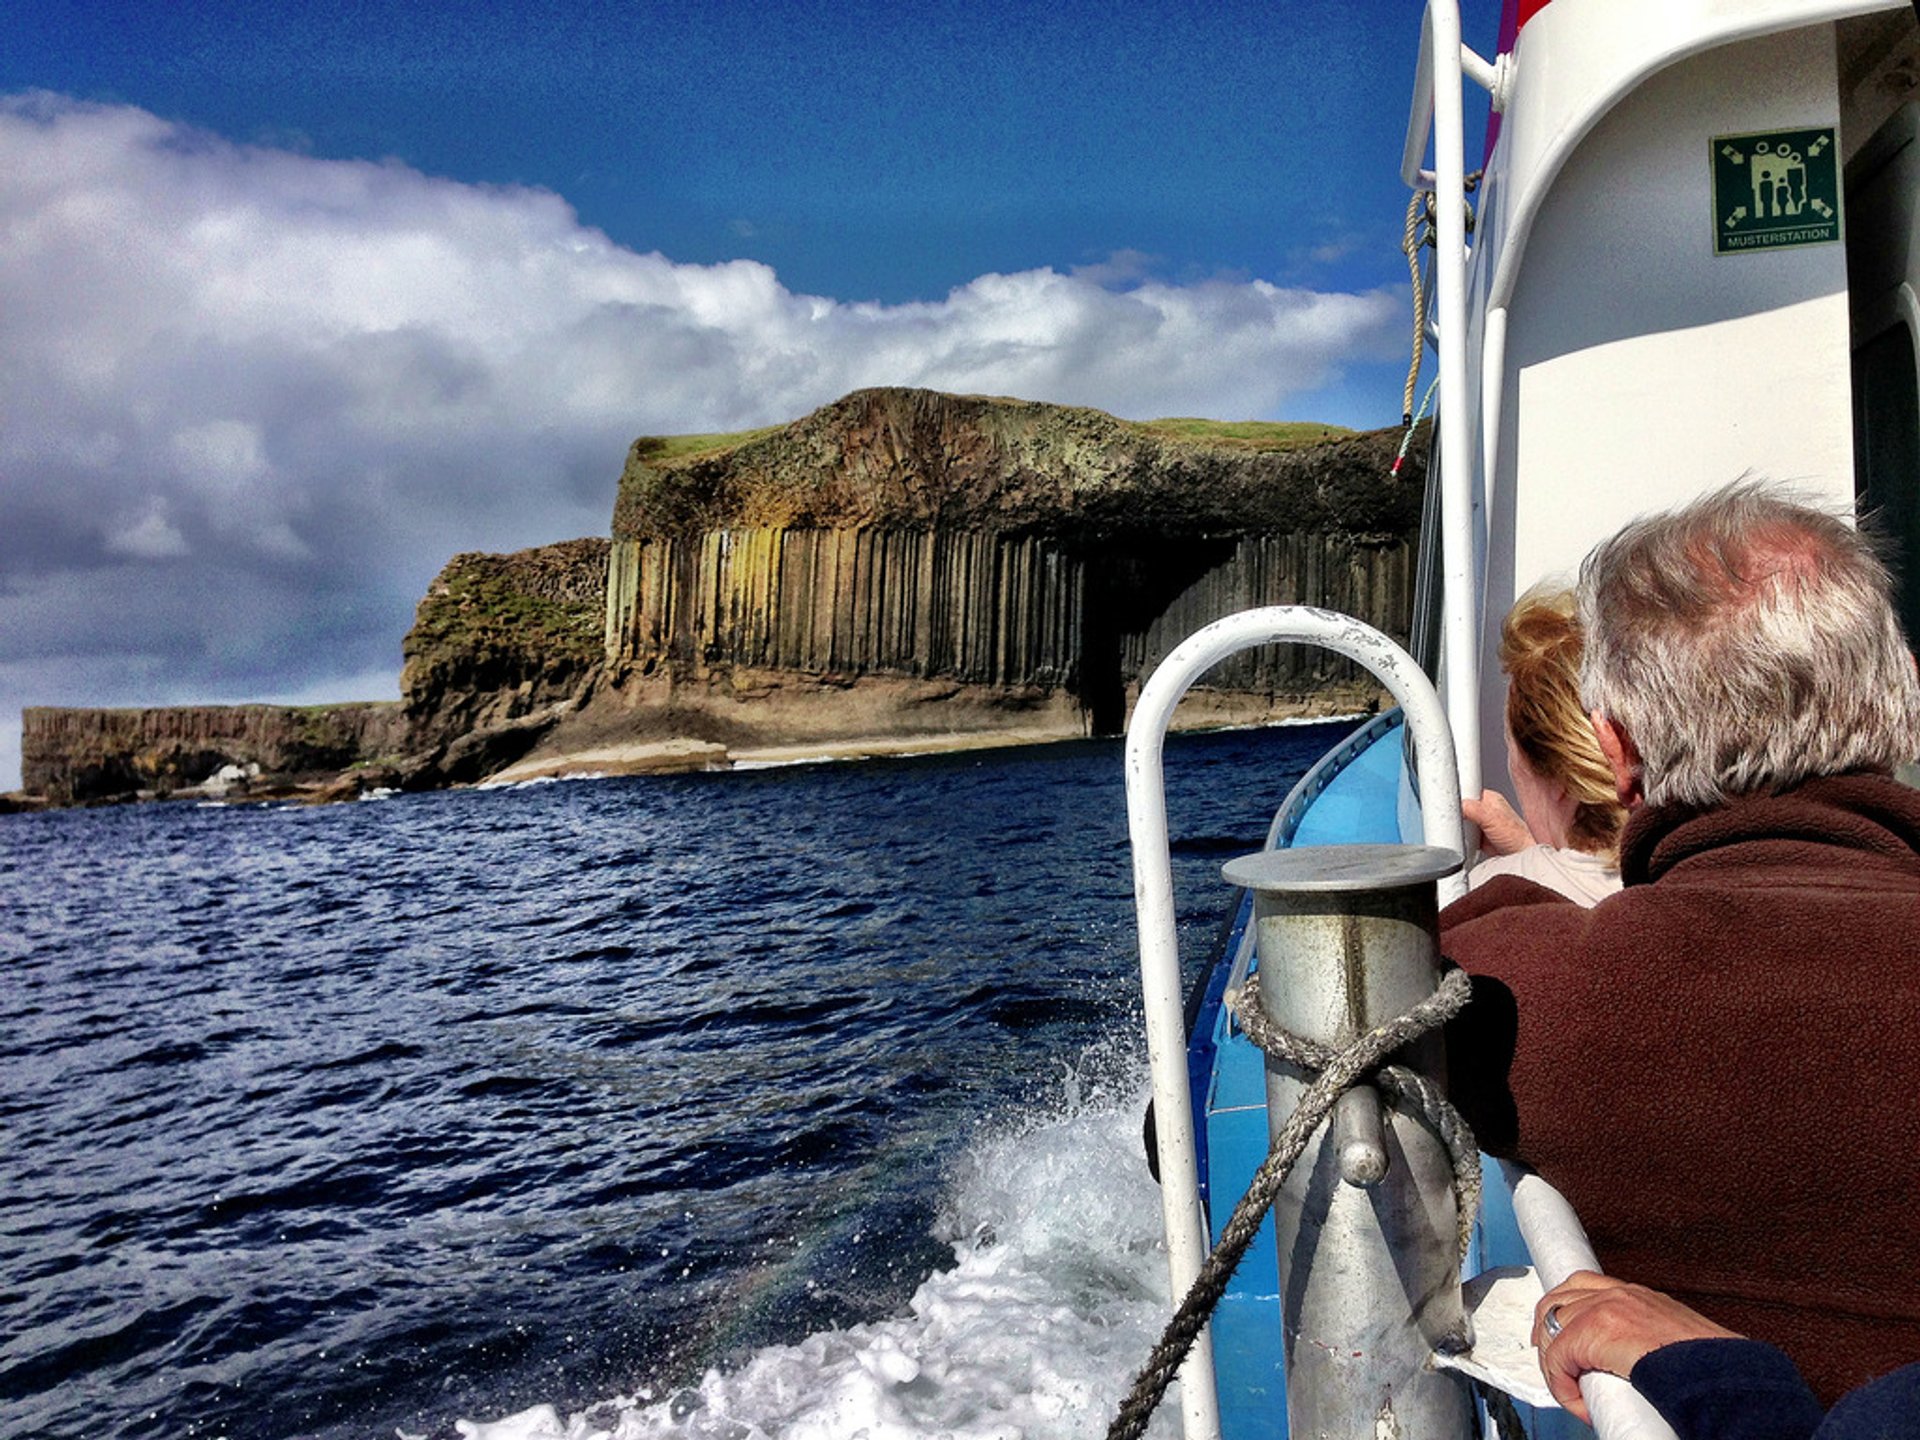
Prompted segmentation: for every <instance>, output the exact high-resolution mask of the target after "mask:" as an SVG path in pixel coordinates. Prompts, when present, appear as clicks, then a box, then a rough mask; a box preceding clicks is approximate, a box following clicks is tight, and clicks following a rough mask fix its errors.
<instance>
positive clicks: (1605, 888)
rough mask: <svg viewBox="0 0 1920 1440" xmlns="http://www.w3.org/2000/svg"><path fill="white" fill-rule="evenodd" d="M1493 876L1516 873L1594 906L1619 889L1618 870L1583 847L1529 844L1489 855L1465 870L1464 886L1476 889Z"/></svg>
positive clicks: (1570, 897) (1571, 898)
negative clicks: (1507, 853) (1505, 853)
mask: <svg viewBox="0 0 1920 1440" xmlns="http://www.w3.org/2000/svg"><path fill="white" fill-rule="evenodd" d="M1496 875H1518V876H1519V877H1520V878H1521V879H1523V880H1532V881H1535V882H1537V883H1539V884H1541V885H1544V886H1546V887H1547V888H1548V889H1549V890H1557V891H1559V892H1560V893H1561V894H1562V895H1564V896H1566V897H1567V898H1568V899H1569V900H1571V901H1573V902H1574V903H1575V904H1578V905H1598V904H1599V903H1600V902H1601V901H1602V900H1604V899H1606V898H1607V896H1609V895H1611V894H1613V893H1614V891H1616V890H1618V889H1619V888H1620V871H1619V869H1618V867H1616V866H1613V865H1609V864H1608V863H1607V862H1606V861H1605V860H1604V859H1602V858H1601V857H1600V856H1598V855H1589V854H1588V853H1587V852H1586V851H1584V850H1561V849H1557V848H1555V847H1554V846H1552V845H1529V846H1528V847H1527V848H1526V849H1524V850H1519V851H1516V852H1515V853H1513V854H1512V855H1490V856H1488V857H1487V858H1486V859H1485V860H1482V861H1481V862H1480V863H1479V864H1478V865H1476V866H1474V867H1473V869H1472V870H1470V871H1469V872H1468V873H1467V888H1468V889H1469V890H1474V889H1478V888H1479V887H1480V886H1482V885H1484V884H1486V883H1487V881H1489V880H1491V879H1493V877H1494V876H1496Z"/></svg>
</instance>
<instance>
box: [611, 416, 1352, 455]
mask: <svg viewBox="0 0 1920 1440" xmlns="http://www.w3.org/2000/svg"><path fill="white" fill-rule="evenodd" d="M1120 423H1121V424H1122V425H1125V426H1127V427H1129V428H1130V429H1134V430H1138V431H1140V432H1141V433H1143V434H1146V435H1157V436H1161V437H1163V438H1165V439H1169V440H1186V441H1189V442H1191V443H1193V444H1198V445H1212V446H1217V447H1219V448H1221V449H1225V450H1298V449H1301V448H1302V447H1304V446H1307V445H1318V444H1320V443H1321V442H1322V441H1326V440H1343V439H1345V438H1346V437H1347V436H1349V435H1352V434H1354V433H1356V432H1354V431H1352V430H1349V429H1347V428H1346V427H1345V426H1343V425H1322V424H1319V423H1318V422H1316V421H1312V420H1201V419H1197V418H1194V417H1192V416H1175V417H1173V418H1170V419H1166V420H1122V421H1121V422H1120ZM786 428H787V427H786V426H784V425H767V426H764V427H762V428H761V429H758V430H736V431H733V432H732V433H730V434H723V433H715V434H708V435H649V436H648V437H647V438H646V440H645V441H644V442H643V443H644V444H645V446H646V451H645V455H644V458H645V459H646V460H647V461H648V462H649V463H650V464H656V465H658V464H671V463H673V462H675V461H681V460H692V459H697V458H698V457H700V456H702V455H717V454H719V453H721V452H722V451H725V450H732V449H736V448H737V447H739V446H741V445H745V444H748V443H750V442H752V441H754V440H759V439H761V438H762V437H764V436H767V435H772V434H775V433H777V432H779V431H781V430H784V429H786Z"/></svg>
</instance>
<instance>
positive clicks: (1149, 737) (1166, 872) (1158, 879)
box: [1126, 605, 1466, 1440]
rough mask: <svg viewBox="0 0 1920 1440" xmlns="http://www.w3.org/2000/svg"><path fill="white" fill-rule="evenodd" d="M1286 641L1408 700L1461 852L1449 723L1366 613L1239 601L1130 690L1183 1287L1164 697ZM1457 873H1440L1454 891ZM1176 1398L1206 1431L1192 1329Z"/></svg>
mask: <svg viewBox="0 0 1920 1440" xmlns="http://www.w3.org/2000/svg"><path fill="white" fill-rule="evenodd" d="M1282 641H1291V642H1298V643H1305V644H1313V645H1319V646H1322V647H1324V648H1325V649H1328V650H1332V651H1334V652H1335V653H1336V654H1339V655H1343V656H1345V657H1346V658H1347V659H1349V660H1352V661H1354V662H1356V663H1357V664H1359V665H1362V666H1364V667H1366V669H1367V670H1368V671H1370V672H1371V673H1372V674H1373V675H1374V677H1375V678H1376V679H1378V680H1379V681H1380V682H1381V684H1383V685H1385V686H1386V687H1387V689H1388V690H1389V691H1390V692H1391V693H1392V695H1393V698H1394V700H1395V701H1396V702H1398V704H1399V706H1400V708H1401V709H1402V710H1403V711H1405V712H1406V717H1407V728H1408V731H1409V732H1410V733H1411V734H1412V736H1413V746H1414V757H1415V763H1416V765H1417V766H1418V769H1419V782H1420V814H1421V825H1422V829H1423V833H1424V838H1425V840H1426V843H1427V844H1429V845H1438V846H1442V847H1444V848H1446V849H1450V850H1453V851H1456V852H1458V853H1460V854H1465V853H1466V843H1465V829H1464V825H1463V823H1462V821H1461V817H1460V779H1459V775H1458V773H1457V771H1456V769H1455V763H1454V750H1453V735H1452V732H1451V731H1450V730H1449V729H1448V726H1447V714H1446V711H1445V709H1444V708H1443V707H1442V706H1441V703H1440V697H1439V696H1438V695H1437V694H1436V693H1435V692H1434V688H1433V685H1432V683H1431V682H1430V681H1429V680H1428V679H1427V677H1426V675H1425V674H1424V673H1423V672H1422V671H1421V669H1420V667H1419V666H1418V665H1417V664H1415V663H1414V659H1413V657H1412V656H1411V655H1409V654H1407V652H1406V651H1405V650H1403V649H1401V648H1400V646H1398V645H1396V644H1395V643H1394V642H1393V641H1392V640H1390V639H1389V638H1388V637H1387V636H1385V635H1383V634H1381V633H1380V632H1379V631H1378V630H1376V629H1374V628H1373V627H1372V626H1371V625H1367V624H1364V623H1363V622H1361V621H1359V620H1355V619H1354V618H1353V617H1352V616H1349V615H1341V614H1339V613H1338V612H1336V611H1332V610H1316V609H1313V608H1310V607H1308V606H1304V605H1273V606H1268V607H1266V608H1265V609H1260V610H1243V611H1241V612H1240V613H1239V614H1237V615H1229V616H1227V617H1226V618H1225V619H1222V620H1216V621H1214V622H1213V623H1212V624H1211V625H1208V626H1206V627H1205V628H1204V629H1201V630H1198V631H1195V632H1194V633H1193V634H1192V635H1189V636H1188V637H1187V638H1186V639H1185V640H1183V641H1182V642H1181V643H1180V644H1179V645H1177V646H1175V647H1174V650H1173V652H1172V653H1171V654H1170V655H1168V656H1167V658H1166V659H1165V660H1163V661H1161V662H1160V665H1159V667H1158V668H1157V669H1156V670H1155V671H1154V672H1153V675H1152V677H1151V678H1150V679H1149V680H1148V681H1147V683H1146V685H1145V686H1144V687H1142V689H1141V691H1140V699H1139V701H1138V703H1136V704H1135V706H1134V710H1133V719H1132V721H1131V722H1130V723H1129V724H1128V726H1127V761H1126V764H1127V829H1128V834H1129V836H1130V838H1131V840H1132V842H1133V894H1134V909H1135V913H1136V914H1137V916H1138V919H1139V927H1140V986H1141V992H1142V998H1143V1001H1144V1005H1145V1010H1146V1022H1147V1051H1148V1054H1149V1057H1150V1060H1151V1066H1152V1071H1153V1104H1154V1114H1155V1117H1156V1128H1157V1131H1158V1139H1159V1148H1160V1204H1161V1210H1162V1216H1163V1218H1164V1220H1165V1223H1166V1230H1167V1268H1168V1271H1169V1273H1170V1274H1171V1276H1172V1281H1173V1293H1174V1295H1175V1297H1176V1298H1177V1297H1179V1296H1181V1295H1184V1294H1186V1293H1187V1291H1188V1289H1189V1288H1191V1286H1192V1285H1193V1281H1194V1278H1195V1277H1196V1276H1197V1275H1198V1274H1199V1273H1200V1266H1201V1263H1202V1262H1203V1261H1204V1260H1205V1259H1206V1256H1207V1223H1206V1217H1205V1215H1204V1214H1202V1213H1201V1208H1200V1177H1199V1164H1198V1159H1197V1154H1196V1151H1195V1148H1194V1137H1193V1102H1192V1092H1191V1090H1190V1087H1189V1086H1188V1083H1187V1062H1186V1047H1187V1033H1186V1019H1185V1009H1184V1006H1183V1005H1182V997H1181V993H1180V945H1179V939H1178V936H1177V934H1176V931H1175V926H1174V908H1173V860H1172V855H1171V852H1170V850H1169V848H1168V843H1167V787H1166V776H1165V773H1164V768H1163V765H1162V760H1163V756H1164V751H1165V747H1166V737H1167V727H1168V725H1169V724H1170V723H1171V721H1172V719H1173V711H1174V707H1175V706H1177V705H1178V704H1179V703H1180V698H1181V697H1182V696H1183V695H1185V694H1186V693H1187V691H1188V690H1189V689H1191V688H1192V686H1193V682H1194V681H1195V680H1197V679H1198V678H1199V677H1200V676H1201V675H1202V674H1203V673H1204V672H1205V671H1207V670H1210V669H1211V668H1212V667H1213V666H1214V665H1216V664H1218V663H1219V662H1220V661H1222V660H1224V659H1226V657H1227V656H1229V655H1232V654H1234V653H1236V652H1237V651H1240V650H1245V649H1249V648H1251V647H1252V646H1255V645H1269V644H1274V643H1276V642H1282ZM1464 884H1465V882H1464V880H1463V879H1456V880H1454V881H1452V882H1451V884H1449V882H1442V887H1443V888H1442V890H1441V900H1442V902H1443V903H1444V902H1445V901H1446V900H1449V899H1452V898H1453V895H1454V894H1456V893H1458V888H1459V887H1463V886H1464ZM1180 1376H1181V1385H1180V1396H1181V1400H1180V1405H1181V1412H1182V1420H1183V1422H1184V1424H1185V1427H1186V1436H1187V1440H1216V1437H1218V1435H1219V1434H1220V1409H1219V1398H1218V1395H1217V1393H1216V1391H1215V1389H1214V1377H1213V1348H1212V1345H1211V1343H1210V1341H1209V1338H1208V1336H1207V1335H1205V1334H1202V1335H1201V1337H1200V1339H1199V1341H1198V1342H1197V1343H1196V1344H1195V1345H1194V1347H1193V1351H1192V1353H1191V1354H1190V1355H1189V1356H1188V1357H1187V1362H1186V1364H1185V1365H1184V1366H1183V1367H1182V1368H1181V1372H1180Z"/></svg>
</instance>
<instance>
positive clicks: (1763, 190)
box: [1713, 125, 1840, 255]
mask: <svg viewBox="0 0 1920 1440" xmlns="http://www.w3.org/2000/svg"><path fill="white" fill-rule="evenodd" d="M1839 149H1840V147H1839V146H1838V145H1836V144H1834V138H1833V127H1832V126H1831V125H1828V126H1826V127H1824V128H1822V129H1818V130H1770V131H1766V132H1763V133H1760V134H1754V135H1720V136H1716V137H1715V138H1714V141H1713V250H1714V253H1715V254H1716V255H1737V254H1741V253H1743V252H1745V251H1748V250H1772V249H1776V248H1778V247H1779V246H1782V245H1825V244H1828V243H1830V242H1832V241H1835V240H1838V239H1839V238H1840V155H1839Z"/></svg>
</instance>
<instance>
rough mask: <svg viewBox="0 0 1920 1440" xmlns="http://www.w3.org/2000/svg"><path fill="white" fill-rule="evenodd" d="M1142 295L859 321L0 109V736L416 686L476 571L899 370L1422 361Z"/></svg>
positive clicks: (1211, 285) (1388, 300) (320, 172)
mask: <svg viewBox="0 0 1920 1440" xmlns="http://www.w3.org/2000/svg"><path fill="white" fill-rule="evenodd" d="M1147 272H1148V266H1147V264H1146V262H1145V260H1144V257H1139V256H1135V255H1132V254H1130V253H1124V252H1123V253H1118V254H1116V255H1115V257H1114V258H1113V259H1112V260H1111V261H1110V262H1108V263H1107V264H1106V265H1104V266H1096V267H1089V268H1087V269H1084V270H1081V271H1076V272H1073V273H1064V274H1063V273H1058V272H1055V271H1053V270H1033V271H1027V272H1023V273H1020V274H1010V275H983V276H981V277H979V278H978V279H976V280H974V281H972V282H971V283H970V284H967V285H965V286H962V287H960V288H959V289H957V290H955V291H953V292H952V293H951V294H950V295H948V296H946V297H945V298H944V299H941V300H937V301H926V302H918V303H911V304H899V305H880V304H849V303H844V302H840V301H837V300H833V299H830V298H826V297H821V296H809V295H798V294H795V293H793V292H791V291H789V290H788V289H786V288H785V287H784V286H783V285H781V284H780V282H779V278H778V277H777V276H776V275H775V273H774V272H773V271H772V270H771V269H769V268H768V267H766V266H764V265H761V264H758V263H755V262H752V261H744V260H743V261H734V262H731V263H726V264H719V265H686V264H676V263H674V262H673V261H671V260H669V259H667V258H666V257H664V256H662V255H659V254H639V253H635V252H633V251H630V250H626V249H623V248H621V247H619V246H617V245H615V244H613V243H612V242H611V241H610V240H608V239H607V238H606V237H605V236H604V235H602V234H600V233H599V232H597V231H594V230H590V229H587V228H584V227H583V226H581V225H580V224H579V222H578V220H577V219H576V217H575V216H574V214H573V212H572V211H571V210H570V209H569V207H568V206H567V205H566V203H565V202H564V201H563V200H561V199H560V198H559V197H557V196H555V195H552V194H549V193H545V192H541V191H533V190H525V189H502V188H495V187H485V186H475V185H465V184H459V183H455V182H452V181H447V180H440V179H434V178H431V177H429V176H425V175H422V174H420V173H418V172H416V171H413V170H410V169H407V168H405V167H404V166H400V165H397V164H392V163H386V164H375V163H367V162H358V161H330V160H316V159H313V158H311V157H309V156H306V155H301V154H297V153H292V152H290V151H287V150H276V149H267V148H259V147H246V146H238V145H234V144H231V143H228V142H226V141H223V140H220V139H217V138H214V137H210V136H207V135H205V134H201V133H198V132H194V131H190V130H187V129H184V128H182V127H179V126H176V125H173V124H170V123H168V122H166V121H164V120H161V119H159V118H157V117H155V116H153V115H150V114H147V113H146V112H143V111H140V110H136V109H131V108H126V107H104V106H95V105H86V104H80V103H77V102H73V101H69V100H66V99H63V98H60V97H56V96H47V95H35V96H25V97H20V96H16V97H12V98H11V99H6V100H0V357H4V359H0V477H4V479H3V481H0V727H6V728H8V729H10V727H11V723H12V721H13V720H14V712H16V711H17V709H18V707H19V706H20V705H21V704H22V703H64V704H90V703H97V704H108V703H118V704H138V703H164V702H175V701H185V700H198V699H231V698H250V697H253V696H258V695H263V694H267V693H270V692H283V691H291V690H304V689H306V688H309V687H310V686H312V685H315V684H318V683H320V682H321V681H323V680H325V678H326V677H328V676H331V675H359V674H361V673H362V672H364V671H366V670H368V669H370V668H374V669H377V668H378V666H379V664H380V663H381V661H380V658H379V657H380V656H381V655H383V654H384V655H385V656H387V657H389V658H390V663H391V665H392V668H393V670H394V671H395V672H397V670H398V667H399V642H400V637H401V635H402V634H403V633H404V631H405V629H406V626H407V624H408V622H409V619H410V616H411V607H412V605H413V603H414V602H415V600H417V598H418V596H419V595H420V593H421V592H422V591H423V589H424V588H425V584H426V581H427V580H428V579H429V578H430V577H431V576H432V574H433V573H434V571H435V570H437V569H438V567H439V566H440V565H441V564H442V563H443V562H444V561H445V560H446V559H447V558H448V557H450V556H451V555H452V554H453V553H455V552H456V551H459V550H471V549H501V550H503V549H512V548H518V547H520V546H524V545H531V544H539V543H544V542H547V541H552V540H559V539H565V538H570V537H572V536H575V535H583V534H594V533H602V534H603V533H605V530H606V526H607V523H608V518H609V515H610V512H611V508H612V499H613V482H614V479H615V477H616V475H617V474H618V471H619V467H620V464H621V460H622V457H623V455H624V453H625V449H626V446H627V445H628V443H629V442H630V441H631V440H632V438H633V437H634V436H636V435H639V434H644V433H672V432H680V431H717V430H731V429H737V428H744V427H747V426H753V425H764V424H770V423H773V422H776V421H780V420H785V419H790V418H793V417H795V416H797V415H800V414H802V413H804V412H806V411H807V410H809V409H811V408H813V407H815V406H817V405H820V404H822V403H824V402H826V401H828V400H831V399H833V398H835V397H836V396H838V395H841V394H844V393H845V392H846V391H848V390H852V389H855V388H857V387H859V386H863V385H873V384H905V385H927V386H933V387H937V388H940V389H948V390H958V391H973V392H987V393H994V394H1008V395H1019V396H1023V397H1027V398H1031V399H1041V400H1056V401H1061V402H1067V403H1074V404H1085V405H1094V406H1098V407H1100V408H1103V409H1107V410H1112V411H1115V412H1117V413H1120V414H1123V415H1132V416H1151V415H1166V414H1212V415H1221V416H1227V417H1234V418H1241V417H1249V416H1261V415H1273V414H1278V413H1280V412H1281V411H1282V410H1283V409H1285V408H1287V407H1288V406H1289V405H1290V403H1293V402H1294V401H1295V399H1296V397H1299V396H1303V395H1306V394H1309V393H1311V392H1312V391H1314V390H1316V389H1318V388H1320V387H1322V386H1325V385H1327V384H1328V383H1329V382H1330V381H1332V380H1334V379H1335V378H1337V376H1338V374H1339V371H1340V369H1341V367H1342V366H1343V365H1344V364H1347V363H1350V362H1352V361H1355V360H1360V359H1368V360H1371V359H1385V358H1390V357H1392V356H1394V355H1395V354H1397V352H1398V348H1399V345H1400V330H1401V329H1402V328H1403V326H1402V320H1401V305H1400V302H1399V301H1398V300H1397V299H1396V297H1395V296H1394V295H1393V294H1392V293H1390V292H1388V291H1375V292H1369V293H1365V294H1337V293H1335V294H1326V293H1316V292H1312V291H1307V290H1299V289H1285V288H1281V287H1277V286H1274V285H1271V284H1267V283H1265V282H1262V281H1247V282H1241V281H1229V280H1224V279H1223V280H1212V281H1206V282H1202V283H1197V284H1187V285H1176V284H1172V283H1169V282H1166V281H1161V280H1155V279H1152V278H1149V276H1148V273H1147ZM135 654H137V655H138V656H140V657H142V659H141V662H140V663H138V664H128V663H124V661H125V657H126V656H128V655H135ZM87 657H92V658H91V659H88V658H87ZM114 657H120V658H119V659H115V658H114ZM0 738H4V732H3V731H0ZM6 748H7V747H6V746H5V745H4V744H0V764H4V763H5V762H6V760H7V758H8V757H7V756H6V754H5V750H6ZM10 783H12V777H11V774H10V772H9V773H0V786H4V785H7V784H10Z"/></svg>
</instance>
